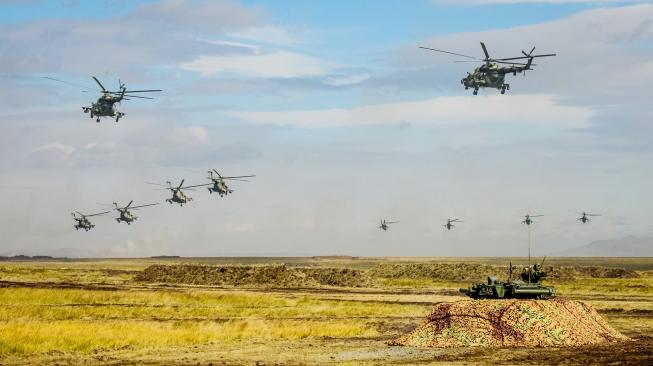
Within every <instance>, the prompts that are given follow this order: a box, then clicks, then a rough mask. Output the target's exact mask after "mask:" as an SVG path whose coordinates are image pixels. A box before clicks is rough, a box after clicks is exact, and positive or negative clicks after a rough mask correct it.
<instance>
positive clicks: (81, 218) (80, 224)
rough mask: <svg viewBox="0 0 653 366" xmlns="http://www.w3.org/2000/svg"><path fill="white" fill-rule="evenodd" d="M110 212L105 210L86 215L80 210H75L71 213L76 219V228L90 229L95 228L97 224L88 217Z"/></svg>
mask: <svg viewBox="0 0 653 366" xmlns="http://www.w3.org/2000/svg"><path fill="white" fill-rule="evenodd" d="M109 212H111V211H104V212H99V213H94V214H91V215H84V214H83V213H81V212H79V211H75V212H73V213H71V215H73V220H75V225H74V226H73V227H74V228H75V230H79V229H84V230H86V231H89V230H91V229H92V228H94V227H95V225H93V224H92V223H91V221H90V220H89V219H88V217H92V216H99V215H104V214H108V213H109Z"/></svg>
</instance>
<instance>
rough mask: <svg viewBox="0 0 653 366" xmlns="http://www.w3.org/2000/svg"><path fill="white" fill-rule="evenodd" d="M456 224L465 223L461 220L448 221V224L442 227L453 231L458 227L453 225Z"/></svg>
mask: <svg viewBox="0 0 653 366" xmlns="http://www.w3.org/2000/svg"><path fill="white" fill-rule="evenodd" d="M454 222H463V221H461V220H459V219H447V223H446V224H444V225H442V226H444V227H446V228H447V230H451V229H453V228H454V227H456V226H455V225H454V224H453V223H454Z"/></svg>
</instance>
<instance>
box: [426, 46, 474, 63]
mask: <svg viewBox="0 0 653 366" xmlns="http://www.w3.org/2000/svg"><path fill="white" fill-rule="evenodd" d="M419 48H421V49H424V50H429V51H436V52H442V53H448V54H450V55H456V56H460V57H466V58H471V59H474V60H478V59H477V58H476V57H473V56H467V55H463V54H461V53H455V52H449V51H444V50H438V49H435V48H429V47H422V46H419Z"/></svg>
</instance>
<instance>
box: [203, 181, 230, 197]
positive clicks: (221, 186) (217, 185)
mask: <svg viewBox="0 0 653 366" xmlns="http://www.w3.org/2000/svg"><path fill="white" fill-rule="evenodd" d="M208 190H209V193H213V192H215V193H217V194H219V195H220V197H222V196H224V195H227V194H229V193H232V192H233V191H232V190H231V189H229V186H227V183H225V181H224V180H222V179H213V186H211V187H208Z"/></svg>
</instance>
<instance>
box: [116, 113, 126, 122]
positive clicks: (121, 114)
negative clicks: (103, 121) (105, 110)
mask: <svg viewBox="0 0 653 366" xmlns="http://www.w3.org/2000/svg"><path fill="white" fill-rule="evenodd" d="M124 115H125V114H124V113H122V112H118V113H116V123H118V120H119V119H120V118H122V117H123V116H124Z"/></svg>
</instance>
